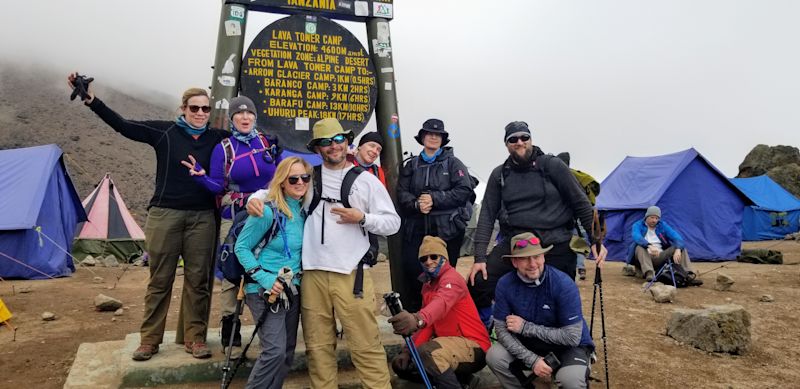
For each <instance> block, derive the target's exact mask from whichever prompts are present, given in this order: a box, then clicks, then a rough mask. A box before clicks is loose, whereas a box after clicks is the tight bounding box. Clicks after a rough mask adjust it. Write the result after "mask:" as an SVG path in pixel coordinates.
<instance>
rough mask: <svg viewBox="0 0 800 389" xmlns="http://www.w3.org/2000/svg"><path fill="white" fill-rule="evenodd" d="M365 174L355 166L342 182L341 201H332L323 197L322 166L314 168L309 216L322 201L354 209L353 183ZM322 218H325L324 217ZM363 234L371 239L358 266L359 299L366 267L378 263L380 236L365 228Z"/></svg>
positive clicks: (354, 288) (356, 287)
mask: <svg viewBox="0 0 800 389" xmlns="http://www.w3.org/2000/svg"><path fill="white" fill-rule="evenodd" d="M363 172H365V170H364V168H363V167H361V166H353V168H352V169H350V170H348V171H347V174H345V175H344V179H343V180H342V187H341V189H340V191H339V199H332V198H328V197H322V166H320V165H317V166H314V172H313V175H314V179H313V182H314V195H313V197H312V198H311V203H309V205H308V215H311V214H312V213H313V212H314V210H315V209H316V208H317V205H319V202H320V201H325V202H328V203H340V204H342V205H343V206H344V207H345V208H352V207H350V191H351V190H352V189H353V183H355V181H356V178H358V175H359V174H361V173H363ZM322 217H325V215H323V216H322ZM359 227H360V228H361V233H362V234H364V235H366V236H367V238H368V239H369V249H367V252H366V253H364V256H363V257H361V260H360V261H359V262H358V265H357V266H356V280H355V284H354V285H353V294H354V295H355V296H356V297H357V298H363V297H364V292H363V285H364V266H363V265H367V266H370V267H372V266H375V264H377V263H378V236H377V235H375V234H372V233H370V232H367V230H366V229H364V227H361V226H359ZM322 243H325V229H324V228H323V229H322Z"/></svg>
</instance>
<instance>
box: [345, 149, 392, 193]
mask: <svg viewBox="0 0 800 389" xmlns="http://www.w3.org/2000/svg"><path fill="white" fill-rule="evenodd" d="M347 160H348V161H350V162H352V163H353V165H356V166H359V165H358V159H356V157H355V156H353V155H348V156H347ZM362 167H363V168H364V170H366V171H368V172H370V173H372V174H374V175H375V176H376V177H378V179H379V180H381V184H383V187H384V188H385V187H386V177H384V176H383V168H382V167H381V166H379V165H378V164H373V165H372V166H369V167H364V166H362Z"/></svg>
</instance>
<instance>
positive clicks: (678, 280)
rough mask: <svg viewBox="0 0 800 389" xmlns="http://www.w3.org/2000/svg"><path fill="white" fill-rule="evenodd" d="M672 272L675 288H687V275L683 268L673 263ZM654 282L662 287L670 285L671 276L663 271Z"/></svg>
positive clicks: (688, 279)
mask: <svg viewBox="0 0 800 389" xmlns="http://www.w3.org/2000/svg"><path fill="white" fill-rule="evenodd" d="M672 272H673V273H674V274H675V286H677V287H678V288H685V287H687V286H689V281H690V277H689V273H688V272H687V271H686V269H684V268H683V266H681V265H680V264H678V263H673V264H672ZM656 281H658V282H660V283H662V284H664V285H672V275H670V274H669V271H668V270H664V271H662V272H661V274H659V275H658V278H657V279H656Z"/></svg>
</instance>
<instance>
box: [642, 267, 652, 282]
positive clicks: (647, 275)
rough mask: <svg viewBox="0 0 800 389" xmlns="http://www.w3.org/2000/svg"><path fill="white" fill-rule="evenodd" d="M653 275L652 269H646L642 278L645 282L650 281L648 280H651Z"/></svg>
mask: <svg viewBox="0 0 800 389" xmlns="http://www.w3.org/2000/svg"><path fill="white" fill-rule="evenodd" d="M653 277H654V274H653V271H652V270H648V271H646V272H645V273H644V279H645V281H647V282H650V281H652V280H653Z"/></svg>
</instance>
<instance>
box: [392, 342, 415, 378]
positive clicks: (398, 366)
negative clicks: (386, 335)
mask: <svg viewBox="0 0 800 389" xmlns="http://www.w3.org/2000/svg"><path fill="white" fill-rule="evenodd" d="M410 366H411V354H410V353H409V352H408V349H407V348H405V347H403V350H402V351H400V354H397V355H396V356H395V357H394V359H392V370H394V371H395V372H397V371H406V370H408V368H409V367H410Z"/></svg>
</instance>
